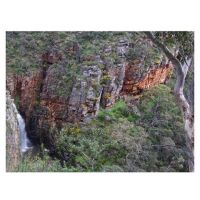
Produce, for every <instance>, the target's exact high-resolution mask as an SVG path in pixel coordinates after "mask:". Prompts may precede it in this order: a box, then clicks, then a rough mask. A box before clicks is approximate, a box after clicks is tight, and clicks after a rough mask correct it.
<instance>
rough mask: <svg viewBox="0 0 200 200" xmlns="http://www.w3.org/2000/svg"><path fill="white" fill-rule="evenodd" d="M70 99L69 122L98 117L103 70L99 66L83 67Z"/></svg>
mask: <svg viewBox="0 0 200 200" xmlns="http://www.w3.org/2000/svg"><path fill="white" fill-rule="evenodd" d="M81 71H82V73H81V77H80V78H77V79H76V82H75V84H74V86H73V88H72V92H71V95H70V98H69V107H68V121H70V122H74V121H81V120H84V119H88V118H91V117H94V116H96V114H97V112H98V110H99V102H100V98H101V93H102V89H103V88H102V86H101V85H100V79H101V74H102V72H101V70H100V69H99V67H98V66H97V65H92V66H83V67H81Z"/></svg>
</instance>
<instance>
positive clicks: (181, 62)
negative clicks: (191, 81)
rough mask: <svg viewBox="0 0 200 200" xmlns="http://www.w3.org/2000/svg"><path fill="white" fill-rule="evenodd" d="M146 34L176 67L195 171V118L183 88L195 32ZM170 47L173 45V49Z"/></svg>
mask: <svg viewBox="0 0 200 200" xmlns="http://www.w3.org/2000/svg"><path fill="white" fill-rule="evenodd" d="M145 34H146V35H147V37H148V38H149V39H150V40H151V41H152V42H153V44H155V45H156V46H157V47H158V48H160V49H161V50H162V51H163V52H164V54H165V55H166V56H167V57H168V59H169V60H170V61H171V63H172V64H173V66H174V68H175V71H176V84H175V86H174V95H175V97H176V99H177V102H178V105H179V106H180V108H181V109H182V111H183V116H184V124H185V127H184V128H185V136H186V145H187V148H188V167H189V171H193V170H194V120H193V113H192V110H191V107H190V105H189V103H188V101H187V99H186V98H185V95H184V92H183V89H184V84H185V78H186V76H187V73H188V69H189V68H190V67H191V65H192V64H193V58H194V56H193V55H194V34H193V32H156V33H153V32H145ZM169 47H171V50H170V48H169ZM172 47H173V50H172ZM173 51H174V52H173Z"/></svg>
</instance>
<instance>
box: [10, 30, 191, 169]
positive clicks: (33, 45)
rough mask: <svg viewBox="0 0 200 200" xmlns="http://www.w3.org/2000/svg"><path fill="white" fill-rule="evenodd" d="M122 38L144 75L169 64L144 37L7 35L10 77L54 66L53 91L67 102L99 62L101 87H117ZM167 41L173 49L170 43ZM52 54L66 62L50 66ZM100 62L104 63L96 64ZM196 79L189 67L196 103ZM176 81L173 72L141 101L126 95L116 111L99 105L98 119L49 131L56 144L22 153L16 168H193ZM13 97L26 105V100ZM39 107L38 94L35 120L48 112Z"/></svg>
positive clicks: (134, 34)
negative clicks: (86, 70)
mask: <svg viewBox="0 0 200 200" xmlns="http://www.w3.org/2000/svg"><path fill="white" fill-rule="evenodd" d="M157 37H160V38H162V37H163V36H162V34H160V35H159V34H158V35H157ZM120 41H123V42H124V43H126V42H127V43H129V45H130V48H129V49H128V52H126V54H125V59H126V61H127V62H130V63H131V62H133V61H136V63H137V61H138V60H140V61H142V62H140V65H139V70H138V71H139V73H138V77H140V75H141V76H142V74H145V73H146V72H147V71H148V70H149V69H150V68H151V67H152V66H157V67H158V66H160V65H164V64H163V63H164V60H165V59H164V58H165V56H164V54H163V53H162V52H161V50H160V49H159V48H157V47H156V46H155V45H152V44H151V43H150V42H149V41H148V39H147V37H146V36H145V34H144V33H142V32H8V33H7V34H6V57H7V58H6V64H7V75H8V76H9V75H10V74H16V75H24V74H29V72H33V71H37V70H38V69H39V70H41V69H42V70H43V73H44V72H45V70H46V69H47V67H48V70H49V72H51V74H52V76H50V77H53V78H52V79H51V81H52V82H51V83H52V84H51V85H48V87H47V90H48V92H49V93H50V94H52V96H54V97H55V99H56V98H60V99H62V97H64V98H63V99H67V98H68V97H69V96H70V94H71V90H72V86H73V84H74V80H75V79H76V78H77V79H81V77H80V76H81V73H80V69H81V67H83V66H86V67H88V66H91V65H92V64H94V63H95V64H97V65H98V68H99V69H100V70H101V71H102V76H101V80H100V81H99V83H98V84H96V85H95V83H93V85H92V87H93V88H95V86H96V90H98V88H99V87H102V88H103V87H105V86H106V85H108V83H111V82H112V81H111V77H110V76H109V75H108V68H110V67H113V66H114V67H116V68H117V66H118V65H117V64H119V59H120V58H119V56H118V55H117V51H116V49H117V47H118V44H119V43H120ZM167 42H168V43H169V44H171V43H170V42H171V40H170V38H169V41H168V40H167ZM173 47H174V46H173V45H169V48H171V49H173ZM51 52H53V53H56V55H62V59H60V60H59V59H58V61H57V62H55V63H51V64H49V63H48V62H45V54H46V53H51ZM94 57H95V59H94ZM98 57H99V58H100V59H101V61H103V64H102V62H97V61H96V60H97V58H98ZM133 63H134V62H133ZM165 63H167V62H165ZM42 70H41V71H42ZM106 70H107V71H106ZM193 77H194V71H193V70H190V71H189V73H188V76H187V78H186V87H185V92H186V95H187V98H188V99H189V101H190V103H191V105H193V96H192V95H193V94H191V92H190V91H193V90H191V88H192V87H193V85H192V84H193ZM174 84H175V76H174V74H173V75H172V77H171V79H170V80H168V82H167V84H165V85H164V84H163V85H157V86H155V87H154V88H151V89H149V90H145V91H143V93H142V95H141V97H140V99H134V98H133V96H128V95H125V96H119V97H118V100H117V102H116V103H115V104H114V105H113V106H112V107H110V108H107V109H105V108H103V107H100V110H99V112H98V115H97V117H96V118H93V119H92V120H88V121H87V122H77V123H66V124H64V126H62V128H56V127H54V128H52V127H50V128H49V127H48V126H47V127H48V128H47V129H48V130H49V131H48V137H49V138H51V142H52V144H51V145H52V146H51V147H49V146H48V145H45V144H43V143H40V144H38V146H39V147H36V148H35V149H34V150H33V151H30V152H28V153H27V154H26V155H24V156H23V158H22V160H21V162H20V164H19V166H18V168H17V169H16V171H23V172H28V171H34V172H38V171H39V172H40V171H42V172H45V171H47V172H51V171H52V172H91V171H92V172H98V171H102V172H159V171H160V172H161V171H165V172H166V171H170V172H177V171H179V172H184V171H188V163H187V157H188V155H187V148H186V141H185V133H184V122H183V114H182V112H181V110H180V108H179V107H178V105H177V103H176V100H175V97H174V95H173V88H174ZM41 88H42V85H41V86H40V89H41ZM20 94H21V93H20ZM109 95H110V94H109V93H108V98H110V96H109ZM104 97H105V98H106V93H105V94H104ZM14 98H15V103H16V104H17V107H19V106H18V104H19V101H20V100H19V96H17V95H16V96H15V97H14ZM40 103H41V98H40V96H39V97H38V99H37V102H36V104H35V107H34V108H35V109H34V110H35V111H37V112H36V114H35V115H33V116H32V117H33V118H35V117H37V115H38V114H40V113H42V112H43V113H44V115H45V112H46V111H47V109H46V110H42V109H41V106H39V104H40ZM37 104H38V105H37ZM61 112H62V111H61ZM61 114H62V113H61ZM41 141H42V140H41Z"/></svg>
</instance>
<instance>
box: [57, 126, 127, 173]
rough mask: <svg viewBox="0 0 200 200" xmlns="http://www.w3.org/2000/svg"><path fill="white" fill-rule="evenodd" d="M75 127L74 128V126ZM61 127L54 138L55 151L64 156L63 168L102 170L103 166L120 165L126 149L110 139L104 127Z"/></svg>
mask: <svg viewBox="0 0 200 200" xmlns="http://www.w3.org/2000/svg"><path fill="white" fill-rule="evenodd" d="M75 129H76V128H75ZM79 131H80V132H79V134H76V131H74V128H72V127H71V128H68V127H66V128H65V129H63V130H62V131H61V132H60V134H59V137H58V139H57V140H56V151H57V152H58V154H59V156H60V157H63V155H64V154H65V155H66V154H67V157H65V158H64V160H65V161H64V168H67V169H70V168H72V169H74V168H76V170H77V171H102V170H104V166H105V165H106V166H110V167H112V165H120V164H122V162H123V158H124V156H125V153H126V151H125V150H124V149H123V148H122V147H121V146H120V144H119V143H118V142H117V141H115V140H112V138H111V137H110V136H109V134H108V133H107V132H106V130H105V129H101V128H96V129H89V128H88V129H86V130H81V129H79Z"/></svg>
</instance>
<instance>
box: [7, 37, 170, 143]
mask: <svg viewBox="0 0 200 200" xmlns="http://www.w3.org/2000/svg"><path fill="white" fill-rule="evenodd" d="M133 46H134V45H130V44H129V43H128V41H126V40H120V41H119V42H117V43H116V44H115V45H111V44H107V45H104V46H103V48H102V49H101V50H100V51H99V52H98V53H99V54H98V55H89V56H88V55H82V56H80V47H79V45H78V44H77V43H74V44H73V43H72V44H71V46H70V48H68V49H67V50H66V52H67V56H70V57H73V58H74V62H76V65H77V66H78V71H77V74H73V75H71V74H70V73H71V72H70V71H68V70H70V68H69V67H68V65H70V63H68V61H67V56H66V55H65V54H64V53H63V52H59V51H57V50H55V51H53V49H51V51H48V52H47V53H44V54H42V56H41V58H42V62H41V67H40V68H39V69H38V70H36V71H33V72H29V73H26V74H23V75H8V76H7V89H8V90H9V91H10V92H11V96H12V97H13V98H15V101H16V102H17V104H18V107H19V110H20V113H21V114H22V115H23V117H24V119H25V122H26V127H27V132H28V136H29V137H30V138H31V139H32V140H33V141H34V140H35V141H37V142H38V141H40V142H44V141H48V142H49V143H51V141H50V132H51V130H52V129H53V128H54V127H56V128H61V127H62V125H63V123H68V122H71V123H75V122H81V121H88V120H90V119H91V118H93V117H95V116H96V115H97V113H98V110H99V105H100V104H101V106H102V107H104V108H108V107H111V106H112V105H113V104H114V103H115V102H116V100H117V99H118V98H119V97H120V96H123V95H134V96H135V95H137V94H139V93H141V92H142V91H143V90H144V89H148V88H150V87H153V86H154V85H157V84H159V83H164V82H165V80H166V79H167V78H168V76H169V74H170V73H171V70H172V66H171V65H170V64H169V63H168V64H166V63H164V64H160V63H157V64H152V65H151V66H152V67H150V68H145V67H144V58H145V55H144V56H143V58H142V59H141V60H139V58H138V59H135V60H130V59H127V51H128V50H129V49H130V48H133ZM134 56H135V54H134ZM64 58H65V59H64ZM72 71H73V72H74V71H75V70H74V69H72Z"/></svg>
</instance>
